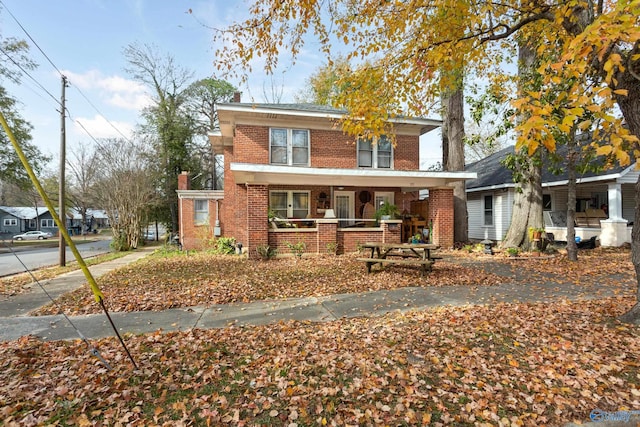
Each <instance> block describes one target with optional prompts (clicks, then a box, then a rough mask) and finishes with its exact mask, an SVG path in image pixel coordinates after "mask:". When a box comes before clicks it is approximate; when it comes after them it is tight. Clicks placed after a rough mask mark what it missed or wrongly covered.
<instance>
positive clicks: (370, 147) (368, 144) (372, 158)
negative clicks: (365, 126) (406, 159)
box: [358, 136, 393, 169]
mask: <svg viewBox="0 0 640 427" xmlns="http://www.w3.org/2000/svg"><path fill="white" fill-rule="evenodd" d="M392 164H393V145H392V144H391V141H390V140H389V138H387V137H386V136H381V137H380V138H379V139H378V143H377V144H374V143H373V142H372V141H371V139H367V140H365V139H359V140H358V167H360V168H379V169H391V167H392Z"/></svg>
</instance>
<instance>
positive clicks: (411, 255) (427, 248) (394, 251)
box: [358, 243, 439, 276]
mask: <svg viewBox="0 0 640 427" xmlns="http://www.w3.org/2000/svg"><path fill="white" fill-rule="evenodd" d="M362 248H364V249H371V256H370V257H369V258H358V261H361V262H364V263H365V264H366V266H367V273H371V266H372V265H374V264H380V265H381V266H382V265H385V264H387V265H403V266H406V265H417V266H419V267H420V271H421V272H422V275H423V276H425V275H426V274H427V272H429V271H431V267H432V266H433V264H434V263H435V260H436V259H439V258H438V257H434V256H433V255H432V253H431V251H433V250H436V249H438V248H439V246H437V245H434V244H432V243H365V244H363V245H362Z"/></svg>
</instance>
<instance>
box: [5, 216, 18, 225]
mask: <svg viewBox="0 0 640 427" xmlns="http://www.w3.org/2000/svg"><path fill="white" fill-rule="evenodd" d="M17 225H18V219H17V218H5V219H4V226H5V227H16V226H17Z"/></svg>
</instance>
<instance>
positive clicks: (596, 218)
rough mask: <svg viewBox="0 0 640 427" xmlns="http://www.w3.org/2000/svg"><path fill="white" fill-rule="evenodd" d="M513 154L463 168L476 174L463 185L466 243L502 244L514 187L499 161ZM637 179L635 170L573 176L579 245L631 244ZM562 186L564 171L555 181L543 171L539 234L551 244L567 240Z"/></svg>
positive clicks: (505, 151) (510, 151) (502, 153)
mask: <svg viewBox="0 0 640 427" xmlns="http://www.w3.org/2000/svg"><path fill="white" fill-rule="evenodd" d="M513 153H514V147H513V146H511V147H507V148H505V149H503V150H501V151H499V152H497V153H495V154H493V155H492V156H489V157H487V158H485V159H482V160H480V161H478V162H475V163H472V164H470V165H468V166H467V167H466V168H465V170H466V171H467V172H473V173H476V174H477V178H476V179H471V180H468V181H466V189H467V211H468V214H469V238H470V239H475V240H483V239H491V240H494V241H500V240H502V239H503V238H504V236H505V234H506V232H507V230H508V228H509V225H510V224H511V214H512V212H513V202H514V196H515V188H516V184H515V183H514V182H513V176H512V174H511V171H510V170H509V169H507V168H506V167H504V166H503V165H502V163H501V161H502V160H503V159H504V158H505V157H506V156H507V155H509V154H513ZM637 179H638V171H637V170H636V169H635V165H631V166H628V167H624V168H623V167H620V166H618V167H615V168H613V169H609V170H605V171H602V172H600V173H593V172H587V173H584V174H582V175H579V176H578V180H577V190H576V192H577V194H576V212H577V214H576V222H575V226H576V229H575V231H576V236H578V237H580V238H582V239H588V238H590V237H592V236H596V237H597V238H598V239H599V240H600V243H601V245H603V246H621V245H622V244H624V243H629V242H631V227H630V225H632V222H633V218H634V213H635V188H634V186H635V183H636V181H637ZM567 182H568V177H567V173H566V168H565V170H564V171H563V172H562V173H561V174H559V175H554V174H552V173H551V172H549V171H548V170H546V169H544V170H543V174H542V189H543V209H544V212H543V216H544V222H545V230H546V231H547V232H550V233H553V235H554V238H555V239H556V240H566V235H567V228H566V226H567V223H566V212H567Z"/></svg>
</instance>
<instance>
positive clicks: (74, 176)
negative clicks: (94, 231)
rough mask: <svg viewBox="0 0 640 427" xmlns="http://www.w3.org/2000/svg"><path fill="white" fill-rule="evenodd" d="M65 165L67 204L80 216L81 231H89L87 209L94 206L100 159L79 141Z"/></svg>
mask: <svg viewBox="0 0 640 427" xmlns="http://www.w3.org/2000/svg"><path fill="white" fill-rule="evenodd" d="M67 166H68V167H69V172H70V173H71V176H70V179H69V189H68V190H67V197H68V198H69V201H70V204H69V206H73V207H74V208H75V209H76V210H77V211H78V212H79V213H80V215H81V217H82V230H81V231H82V232H85V231H89V230H88V228H89V227H90V224H88V223H87V211H88V210H89V208H91V207H92V206H94V207H95V199H96V192H95V188H94V187H95V185H96V181H97V179H98V173H99V171H98V169H99V167H100V161H99V159H98V158H97V156H96V153H95V151H94V150H93V149H92V148H91V147H89V146H88V145H87V144H83V143H80V144H79V145H78V147H77V148H76V149H74V150H72V151H71V155H70V156H69V158H68V159H67Z"/></svg>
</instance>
